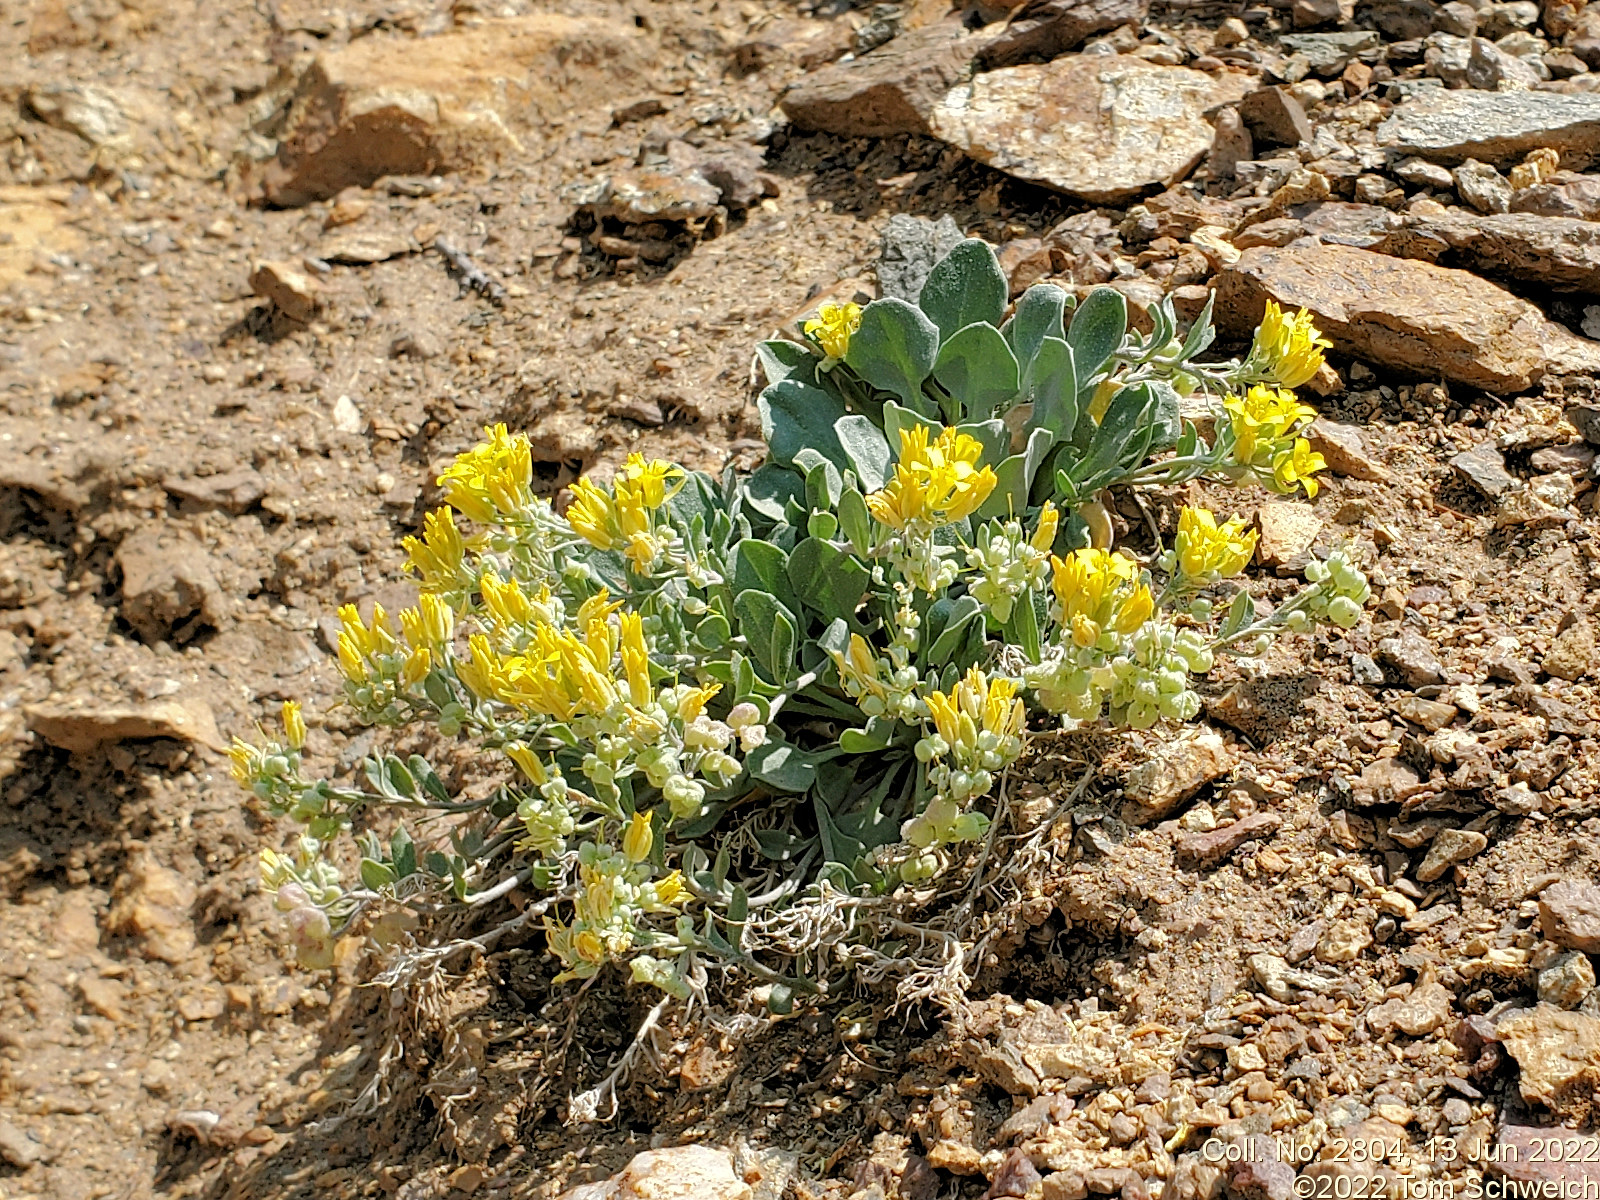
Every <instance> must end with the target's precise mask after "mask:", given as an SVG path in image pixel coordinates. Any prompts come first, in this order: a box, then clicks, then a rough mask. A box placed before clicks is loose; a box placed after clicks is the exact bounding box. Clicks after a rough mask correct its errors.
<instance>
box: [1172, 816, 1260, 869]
mask: <svg viewBox="0 0 1600 1200" xmlns="http://www.w3.org/2000/svg"><path fill="white" fill-rule="evenodd" d="M1279 824H1280V822H1279V819H1278V816H1277V814H1275V813H1253V814H1251V815H1250V816H1248V817H1245V818H1243V819H1242V820H1238V821H1235V822H1234V823H1233V824H1232V825H1224V826H1222V827H1221V828H1220V829H1213V830H1210V831H1209V832H1207V833H1182V834H1179V835H1178V838H1177V852H1178V857H1179V858H1180V859H1185V860H1187V861H1189V862H1191V863H1193V864H1194V865H1195V866H1198V867H1209V866H1212V865H1213V864H1215V863H1219V862H1221V861H1222V860H1223V859H1225V858H1227V857H1228V855H1230V854H1232V853H1233V852H1234V851H1235V850H1237V849H1238V848H1239V847H1240V846H1242V845H1244V844H1245V843H1246V842H1248V841H1252V840H1255V839H1257V838H1265V837H1269V836H1270V835H1271V834H1272V833H1274V832H1275V831H1276V830H1277V828H1278V825H1279Z"/></svg>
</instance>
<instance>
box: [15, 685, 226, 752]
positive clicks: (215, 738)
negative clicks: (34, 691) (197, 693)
mask: <svg viewBox="0 0 1600 1200" xmlns="http://www.w3.org/2000/svg"><path fill="white" fill-rule="evenodd" d="M24 712H25V713H26V715H27V718H28V728H29V729H31V730H32V731H33V732H34V734H35V735H36V736H38V737H41V738H43V739H44V740H45V741H47V742H49V743H50V744H51V745H52V746H59V747H60V748H61V749H63V750H70V751H72V752H73V753H74V754H83V753H85V752H87V751H89V750H93V749H94V748H95V747H96V746H103V745H106V744H107V743H110V742H125V741H130V740H134V739H140V738H173V739H174V740H176V741H181V742H197V743H199V744H200V745H202V746H209V747H210V748H211V749H213V750H225V749H227V745H228V744H227V742H225V741H224V740H223V739H222V735H221V734H220V733H218V732H217V722H216V718H215V717H213V716H212V713H211V706H210V705H208V704H207V703H206V702H205V701H204V700H201V699H200V698H199V697H190V698H189V699H188V700H186V701H181V700H154V701H151V702H150V703H148V704H99V703H95V702H93V701H86V700H80V701H72V700H66V701H60V702H54V703H49V704H30V705H28V706H27V708H26V709H25V710H24Z"/></svg>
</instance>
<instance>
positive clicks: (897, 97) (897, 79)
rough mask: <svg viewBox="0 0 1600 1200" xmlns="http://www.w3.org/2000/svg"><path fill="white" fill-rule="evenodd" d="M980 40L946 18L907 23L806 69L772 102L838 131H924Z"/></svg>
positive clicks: (796, 117)
mask: <svg viewBox="0 0 1600 1200" xmlns="http://www.w3.org/2000/svg"><path fill="white" fill-rule="evenodd" d="M985 45H987V40H986V39H985V38H984V37H983V36H982V35H971V34H968V33H966V32H965V31H964V30H963V29H962V28H961V26H960V25H956V24H953V23H952V24H940V25H929V26H926V27H925V28H922V29H913V30H910V31H908V32H906V33H902V34H901V35H900V36H899V37H897V38H895V39H894V40H893V41H891V42H889V43H888V44H886V45H884V46H880V47H879V48H878V49H876V50H874V51H872V53H870V54H863V55H862V56H861V57H860V58H853V59H851V60H850V61H848V62H841V63H834V64H833V65H832V66H829V67H824V68H823V69H822V70H820V71H814V72H812V73H811V74H810V75H807V76H806V77H805V78H803V79H802V80H800V82H799V83H797V84H795V86H794V87H792V88H790V89H789V90H788V91H787V92H785V93H784V95H783V99H782V100H781V101H780V104H781V106H782V108H783V111H784V112H785V113H787V114H788V115H789V119H790V120H791V121H793V122H794V123H795V125H796V126H797V127H799V128H800V129H815V130H821V131H822V132H825V133H837V134H842V135H844V136H846V137H892V136H894V135H895V134H899V133H927V132H928V129H929V127H928V117H929V114H930V113H931V112H932V111H933V109H934V106H935V105H937V104H938V103H939V101H940V100H942V99H943V98H944V96H945V94H946V93H947V92H949V90H950V89H951V88H953V87H954V86H955V85H956V84H958V83H960V82H961V81H962V80H963V79H965V78H966V77H967V76H969V75H970V74H971V73H972V66H973V59H974V57H975V56H976V55H977V54H978V52H979V51H980V50H982V48H983V47H984V46H985Z"/></svg>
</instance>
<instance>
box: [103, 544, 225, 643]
mask: <svg viewBox="0 0 1600 1200" xmlns="http://www.w3.org/2000/svg"><path fill="white" fill-rule="evenodd" d="M114 561H115V562H116V565H117V568H118V569H119V570H120V571H121V573H122V615H123V617H124V618H125V619H126V620H127V622H128V624H130V625H132V626H133V627H134V629H136V630H138V632H139V636H140V637H142V638H143V639H144V640H145V641H146V642H148V643H150V644H152V645H153V644H155V643H156V642H160V641H165V640H167V639H169V638H174V637H179V638H180V639H181V637H182V635H185V634H192V633H193V632H194V631H195V630H197V629H198V628H199V627H200V626H210V627H212V628H216V627H218V626H220V625H221V624H222V622H223V620H224V619H225V618H226V617H227V615H228V611H229V608H230V605H229V603H228V597H227V595H226V593H224V592H223V590H222V587H221V585H220V584H218V582H217V577H216V573H215V571H214V570H213V565H212V558H211V555H210V553H209V552H208V551H207V550H206V548H205V547H204V546H203V545H201V544H200V542H199V541H198V539H196V538H195V536H194V535H193V534H191V533H190V532H189V531H188V530H186V529H184V528H182V527H180V526H175V525H165V524H153V525H144V526H141V527H140V528H139V529H137V530H135V531H134V532H133V533H131V534H129V535H128V536H127V537H126V538H124V539H123V541H122V545H120V546H119V547H117V554H116V558H115V560H114Z"/></svg>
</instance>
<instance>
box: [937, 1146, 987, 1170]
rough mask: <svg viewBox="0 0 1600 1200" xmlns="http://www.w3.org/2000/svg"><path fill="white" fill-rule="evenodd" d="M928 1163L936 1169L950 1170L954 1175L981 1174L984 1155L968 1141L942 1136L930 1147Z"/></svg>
mask: <svg viewBox="0 0 1600 1200" xmlns="http://www.w3.org/2000/svg"><path fill="white" fill-rule="evenodd" d="M928 1165H929V1166H930V1167H932V1168H933V1169H934V1170H936V1171H949V1172H950V1173H951V1174H952V1175H981V1174H983V1155H982V1154H980V1153H979V1152H978V1150H977V1149H976V1148H975V1147H973V1146H969V1145H967V1143H966V1142H958V1141H956V1140H955V1139H954V1138H941V1139H940V1140H939V1141H937V1142H935V1143H934V1144H933V1145H932V1146H931V1147H929V1149H928Z"/></svg>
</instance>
